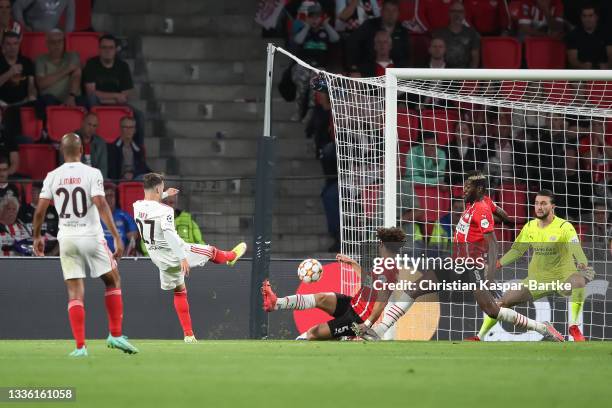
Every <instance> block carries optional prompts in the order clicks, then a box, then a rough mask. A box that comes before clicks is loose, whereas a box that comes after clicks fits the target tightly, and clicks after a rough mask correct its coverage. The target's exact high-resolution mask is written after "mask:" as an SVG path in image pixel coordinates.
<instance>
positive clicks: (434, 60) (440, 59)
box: [424, 37, 446, 68]
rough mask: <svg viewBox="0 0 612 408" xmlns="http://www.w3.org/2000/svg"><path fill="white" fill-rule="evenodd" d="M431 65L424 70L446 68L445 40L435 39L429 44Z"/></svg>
mask: <svg viewBox="0 0 612 408" xmlns="http://www.w3.org/2000/svg"><path fill="white" fill-rule="evenodd" d="M428 51H429V63H428V64H427V66H426V67H424V68H446V43H445V42H444V38H439V37H436V38H433V39H432V40H431V42H430V43H429V48H428Z"/></svg>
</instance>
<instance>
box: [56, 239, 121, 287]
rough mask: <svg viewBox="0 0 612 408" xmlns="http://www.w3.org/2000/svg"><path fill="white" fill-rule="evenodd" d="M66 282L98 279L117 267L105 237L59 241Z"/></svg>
mask: <svg viewBox="0 0 612 408" xmlns="http://www.w3.org/2000/svg"><path fill="white" fill-rule="evenodd" d="M58 241H59V246H60V262H61V264H62V271H63V273H64V280H67V279H79V278H80V279H82V278H85V276H86V275H85V266H88V267H89V276H91V277H92V278H98V277H100V276H102V275H104V274H105V273H108V272H110V271H111V270H113V269H115V268H116V267H117V262H116V261H115V258H113V254H112V253H111V251H110V249H108V245H107V244H106V240H105V239H104V238H103V237H100V238H98V237H72V236H71V237H63V238H60V239H58Z"/></svg>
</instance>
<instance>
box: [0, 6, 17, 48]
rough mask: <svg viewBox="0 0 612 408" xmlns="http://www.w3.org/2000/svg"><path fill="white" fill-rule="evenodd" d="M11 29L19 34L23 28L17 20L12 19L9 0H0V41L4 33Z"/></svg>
mask: <svg viewBox="0 0 612 408" xmlns="http://www.w3.org/2000/svg"><path fill="white" fill-rule="evenodd" d="M9 31H12V32H14V33H16V34H19V35H21V33H22V31H23V29H22V26H21V24H19V22H17V21H15V20H14V19H13V9H12V6H11V2H10V1H9V0H0V41H2V36H3V35H4V33H6V32H9Z"/></svg>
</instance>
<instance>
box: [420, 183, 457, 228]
mask: <svg viewBox="0 0 612 408" xmlns="http://www.w3.org/2000/svg"><path fill="white" fill-rule="evenodd" d="M414 195H415V196H416V197H417V199H418V201H419V205H420V208H421V209H423V210H424V211H425V220H426V221H437V220H439V219H440V217H442V216H443V215H445V214H446V213H448V212H449V211H450V208H451V199H450V189H449V188H448V187H446V186H438V185H427V184H415V185H414Z"/></svg>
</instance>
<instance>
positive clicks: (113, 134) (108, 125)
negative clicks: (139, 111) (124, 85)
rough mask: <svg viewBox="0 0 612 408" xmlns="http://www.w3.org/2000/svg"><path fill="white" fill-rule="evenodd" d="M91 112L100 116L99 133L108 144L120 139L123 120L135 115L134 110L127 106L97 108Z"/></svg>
mask: <svg viewBox="0 0 612 408" xmlns="http://www.w3.org/2000/svg"><path fill="white" fill-rule="evenodd" d="M91 111H92V112H93V113H95V114H96V115H98V132H97V133H98V135H100V136H101V137H102V139H104V140H105V141H106V143H112V142H114V141H115V140H117V138H118V137H119V134H120V133H121V128H120V125H119V121H120V120H121V118H123V117H124V116H130V117H132V115H133V113H132V110H131V109H130V108H129V107H127V106H96V107H94V108H92V109H91Z"/></svg>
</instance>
